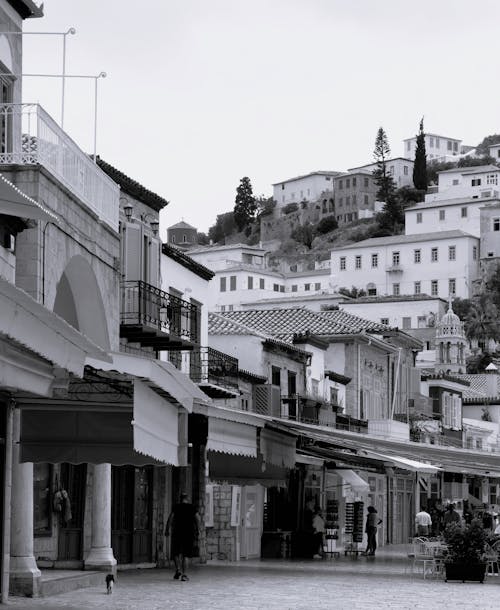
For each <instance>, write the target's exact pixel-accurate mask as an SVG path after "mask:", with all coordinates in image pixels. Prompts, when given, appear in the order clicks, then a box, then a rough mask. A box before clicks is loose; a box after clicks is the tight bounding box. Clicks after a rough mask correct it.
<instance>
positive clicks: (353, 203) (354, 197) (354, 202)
mask: <svg viewBox="0 0 500 610" xmlns="http://www.w3.org/2000/svg"><path fill="white" fill-rule="evenodd" d="M356 203H357V200H356V195H353V196H352V205H353V207H354V206H355V205H356Z"/></svg>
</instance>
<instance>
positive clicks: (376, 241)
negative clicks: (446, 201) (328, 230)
mask: <svg viewBox="0 0 500 610" xmlns="http://www.w3.org/2000/svg"><path fill="white" fill-rule="evenodd" d="M459 237H473V238H474V239H477V237H476V236H475V235H471V234H470V233H465V231H460V229H453V230H452V231H436V232H434V233H415V234H413V235H389V236H387V237H371V238H370V239H365V240H363V241H358V242H357V243H355V244H350V245H349V246H341V247H339V248H332V251H333V252H342V251H343V250H356V249H358V248H367V247H375V246H390V245H396V244H408V243H410V244H411V243H417V242H421V241H435V240H438V239H453V238H459Z"/></svg>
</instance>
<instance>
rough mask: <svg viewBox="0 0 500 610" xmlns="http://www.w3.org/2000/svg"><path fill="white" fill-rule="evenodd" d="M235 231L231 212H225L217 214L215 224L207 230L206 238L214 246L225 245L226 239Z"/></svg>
mask: <svg viewBox="0 0 500 610" xmlns="http://www.w3.org/2000/svg"><path fill="white" fill-rule="evenodd" d="M235 231H236V223H235V221H234V214H233V212H225V213H224V214H218V215H217V220H216V221H215V224H214V225H212V226H211V227H210V229H208V238H209V239H210V240H212V242H213V243H214V244H218V243H222V244H223V243H225V240H226V237H228V236H229V235H232V234H233V233H234V232H235Z"/></svg>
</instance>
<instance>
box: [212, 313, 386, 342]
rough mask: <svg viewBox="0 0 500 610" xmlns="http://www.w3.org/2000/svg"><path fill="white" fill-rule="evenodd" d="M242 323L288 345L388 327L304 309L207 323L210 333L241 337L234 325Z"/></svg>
mask: <svg viewBox="0 0 500 610" xmlns="http://www.w3.org/2000/svg"><path fill="white" fill-rule="evenodd" d="M235 323H236V324H237V325H240V324H243V325H244V327H245V328H246V329H253V330H256V331H258V332H261V333H265V334H266V335H269V336H272V337H275V338H278V339H281V340H282V341H285V342H288V343H291V342H292V341H293V336H294V334H297V333H306V332H309V333H311V334H312V335H316V336H331V335H344V334H356V333H360V332H362V331H363V330H364V331H371V332H374V331H380V332H383V331H384V330H389V327H388V326H385V325H383V324H378V323H377V322H371V321H369V320H363V319H362V318H359V317H358V316H354V315H352V314H349V313H347V312H345V311H325V312H314V311H310V310H308V309H303V308H288V309H264V310H248V311H228V312H224V313H222V314H218V319H217V320H216V319H215V318H214V319H213V320H210V324H209V332H211V333H214V334H241V330H240V329H237V328H235V327H234V324H235Z"/></svg>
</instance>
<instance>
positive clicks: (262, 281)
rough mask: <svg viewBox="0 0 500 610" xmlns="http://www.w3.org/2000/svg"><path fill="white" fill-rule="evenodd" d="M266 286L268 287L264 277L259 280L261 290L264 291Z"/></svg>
mask: <svg viewBox="0 0 500 610" xmlns="http://www.w3.org/2000/svg"><path fill="white" fill-rule="evenodd" d="M265 286H266V284H265V281H264V278H263V277H261V278H259V288H260V289H261V290H264V288H265Z"/></svg>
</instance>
